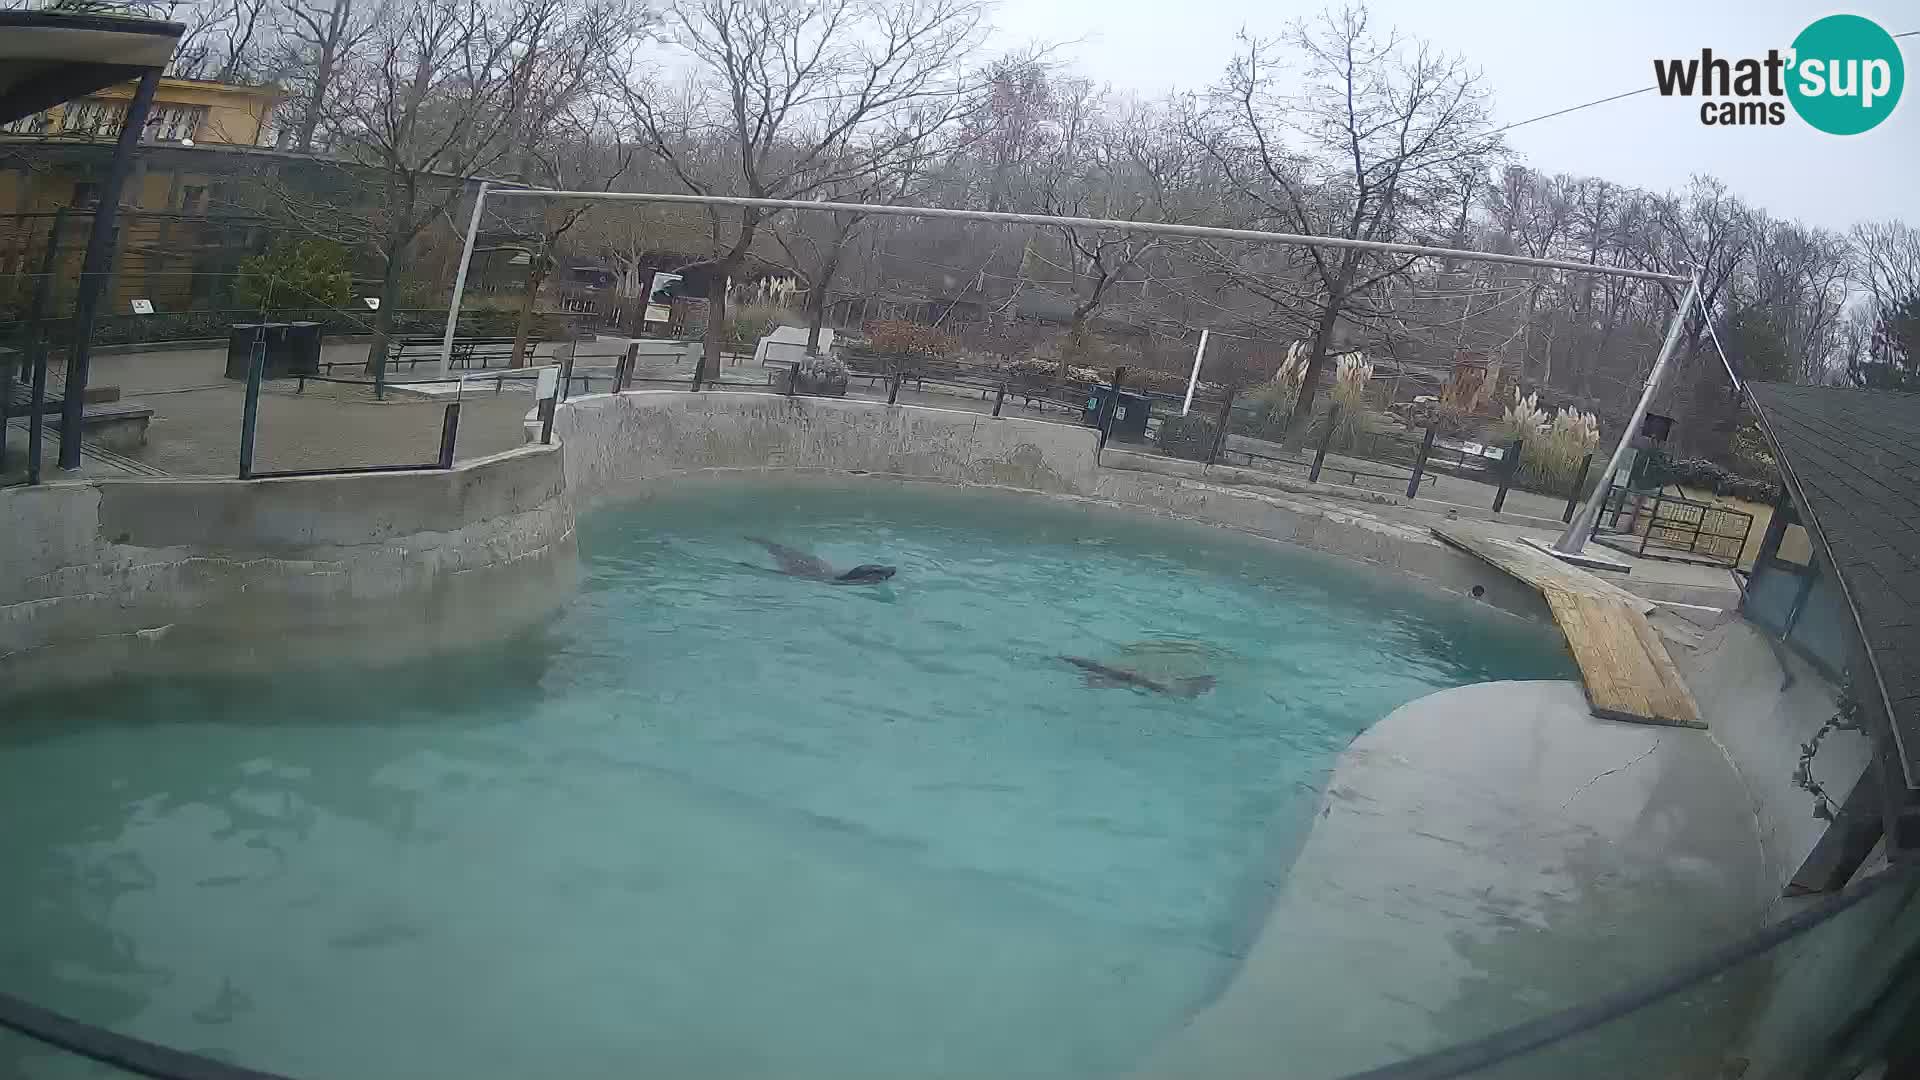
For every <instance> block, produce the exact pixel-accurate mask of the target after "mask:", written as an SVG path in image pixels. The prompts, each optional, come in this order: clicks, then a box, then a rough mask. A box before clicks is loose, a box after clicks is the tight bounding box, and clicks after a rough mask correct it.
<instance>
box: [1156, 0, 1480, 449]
mask: <svg viewBox="0 0 1920 1080" xmlns="http://www.w3.org/2000/svg"><path fill="white" fill-rule="evenodd" d="M1240 40H1241V51H1240V54H1239V55H1238V56H1237V57H1236V58H1235V59H1234V60H1233V62H1232V64H1231V65H1230V66H1229V67H1228V69H1227V73H1226V76H1225V77H1224V78H1223V80H1222V81H1221V83H1220V84H1219V85H1218V86H1217V87H1216V88H1215V89H1214V91H1213V93H1212V95H1211V104H1212V107H1211V108H1210V109H1209V110H1208V111H1207V112H1206V113H1205V114H1203V116H1202V117H1201V122H1200V123H1198V124H1196V125H1195V127H1194V130H1193V134H1194V136H1195V137H1196V139H1197V140H1198V141H1199V142H1200V144H1201V145H1202V146H1203V147H1204V148H1205V149H1206V150H1207V152H1208V154H1209V156H1210V157H1211V158H1212V159H1213V161H1214V162H1215V163H1216V164H1217V165H1218V167H1219V168H1220V169H1221V170H1222V171H1223V172H1224V173H1225V174H1226V175H1227V177H1228V178H1229V179H1230V181H1231V183H1232V186H1233V188H1234V189H1235V191H1236V193H1237V194H1238V195H1239V196H1240V197H1241V199H1243V200H1244V201H1245V202H1246V203H1247V204H1248V205H1249V208H1250V210H1251V212H1252V216H1253V218H1254V219H1255V220H1256V221H1259V222H1261V223H1262V224H1267V225H1270V226H1278V227H1280V228H1282V229H1284V230H1285V231H1288V232H1298V233H1310V234H1317V235H1323V236H1338V237H1346V238H1349V239H1356V240H1373V241H1385V240H1394V239H1399V238H1404V237H1409V236H1412V237H1425V236H1428V235H1431V234H1434V233H1439V234H1441V235H1444V233H1445V230H1446V228H1447V227H1448V225H1449V221H1450V216H1451V215H1450V213H1449V209H1450V207H1451V205H1452V200H1451V198H1450V194H1451V192H1450V190H1449V186H1450V184H1451V182H1452V181H1453V180H1455V179H1456V178H1457V177H1458V176H1459V174H1460V172H1461V171H1462V169H1463V168H1467V167H1471V166H1473V165H1474V164H1475V163H1477V162H1482V161H1486V160H1489V159H1491V157H1492V156H1493V155H1494V153H1495V152H1496V150H1497V149H1498V147H1499V143H1498V141H1497V139H1495V138H1492V137H1490V136H1489V129H1490V121H1489V114H1488V108H1487V101H1486V94H1485V92H1484V90H1483V89H1482V87H1481V85H1480V80H1479V76H1478V74H1477V73H1476V72H1474V71H1472V70H1471V69H1469V68H1468V67H1467V66H1466V65H1465V64H1464V63H1463V62H1462V61H1461V60H1459V59H1458V58H1454V57H1449V56H1445V55H1442V54H1440V53H1438V52H1436V51H1434V50H1433V49H1432V48H1431V47H1430V46H1428V45H1427V44H1425V43H1424V42H1419V41H1412V40H1407V39H1403V38H1402V37H1400V36H1399V35H1398V34H1395V33H1391V32H1390V33H1387V34H1385V35H1376V34H1375V33H1374V32H1373V31H1372V30H1371V29H1370V28H1369V26H1368V20H1367V13H1366V11H1365V9H1363V8H1353V7H1349V8H1345V9H1342V10H1340V11H1338V12H1327V13H1324V14H1322V15H1321V16H1320V17H1319V18H1318V19H1317V20H1315V21H1314V22H1312V23H1308V22H1306V21H1304V20H1302V21H1298V22H1296V23H1294V25H1293V26H1292V28H1291V29H1290V30H1289V31H1288V32H1287V33H1286V34H1285V35H1284V36H1283V38H1281V39H1279V40H1273V39H1265V38H1259V37H1254V36H1252V35H1248V34H1244V33H1243V34H1242V36H1241V39H1240ZM1283 46H1284V47H1288V48H1291V49H1292V50H1293V51H1294V52H1297V53H1298V54H1300V56H1301V57H1302V58H1303V59H1304V60H1305V61H1306V64H1307V68H1306V86H1305V88H1304V90H1302V91H1301V92H1300V93H1298V94H1286V93H1283V92H1282V91H1281V89H1280V82H1279V80H1278V78H1277V75H1278V72H1279V70H1280V67H1281V63H1282V61H1281V52H1282V48H1283ZM1294 261H1295V262H1297V263H1298V264H1299V266H1300V269H1302V270H1304V271H1305V279H1304V282H1303V283H1304V284H1306V285H1307V286H1309V288H1310V289H1311V290H1312V291H1314V292H1316V293H1317V294H1318V295H1317V298H1316V299H1315V301H1314V306H1315V307H1316V309H1317V311H1316V317H1315V319H1314V324H1313V330H1312V334H1313V344H1312V351H1311V353H1310V354H1309V357H1310V358H1309V361H1308V366H1307V372H1306V377H1305V379H1304V381H1303V383H1302V386H1301V391H1300V394H1299V397H1298V399H1297V401H1296V403H1295V405H1294V413H1293V419H1292V422H1291V424H1290V425H1289V432H1288V440H1289V441H1290V442H1293V443H1296V444H1297V443H1298V441H1299V440H1300V439H1301V437H1302V436H1303V435H1304V434H1305V431H1306V428H1307V425H1308V423H1309V422H1310V421H1311V419H1312V416H1313V403H1314V395H1315V391H1316V389H1317V385H1318V382H1319V380H1320V378H1321V374H1322V372H1323V371H1324V370H1325V369H1326V366H1327V362H1328V357H1329V356H1330V355H1331V353H1332V351H1333V347H1334V336H1335V332H1336V329H1337V328H1338V327H1339V325H1340V323H1341V319H1342V317H1343V316H1345V315H1346V314H1347V313H1348V312H1349V311H1350V310H1351V309H1353V308H1354V307H1355V305H1356V304H1357V303H1361V302H1363V301H1364V299H1365V297H1367V296H1368V295H1369V294H1370V293H1371V292H1372V290H1374V289H1375V287H1376V286H1379V285H1381V284H1382V283H1384V282H1386V281H1388V280H1389V279H1391V278H1393V277H1394V276H1395V275H1397V274H1400V273H1402V272H1403V271H1405V270H1406V269H1407V268H1408V266H1410V265H1411V260H1407V259H1399V258H1386V257H1382V256H1379V255H1375V254H1370V253H1367V252H1364V251H1359V250H1354V249H1348V248H1318V247H1312V248H1308V249H1307V251H1306V255H1305V257H1304V259H1303V260H1294ZM1242 269H1243V270H1244V269H1246V268H1245V267H1242ZM1256 269H1257V268H1256ZM1261 277H1269V278H1270V277H1271V275H1269V274H1262V273H1258V272H1252V273H1247V272H1243V273H1242V274H1241V275H1240V278H1241V280H1242V283H1243V284H1248V285H1250V286H1253V287H1256V288H1257V287H1260V285H1259V282H1258V281H1257V280H1256V279H1258V278H1261ZM1286 291H1287V290H1284V289H1283V290H1281V292H1282V293H1284V292H1286ZM1274 299H1275V301H1276V302H1279V301H1280V300H1281V299H1283V297H1282V296H1281V295H1276V296H1275V297H1274Z"/></svg>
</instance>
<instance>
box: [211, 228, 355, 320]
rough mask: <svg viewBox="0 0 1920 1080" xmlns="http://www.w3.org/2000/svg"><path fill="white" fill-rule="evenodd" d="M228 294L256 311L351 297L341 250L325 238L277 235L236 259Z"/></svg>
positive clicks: (333, 304) (332, 302) (349, 273)
mask: <svg viewBox="0 0 1920 1080" xmlns="http://www.w3.org/2000/svg"><path fill="white" fill-rule="evenodd" d="M233 294H234V299H235V300H236V301H237V302H238V303H239V304H240V305H241V306H242V307H248V308H254V309H256V310H261V311H276V310H279V309H281V308H290V307H340V306H341V305H343V304H345V303H346V302H347V301H348V300H350V299H352V298H353V273H352V271H351V270H350V269H349V267H348V262H347V249H346V248H343V247H341V246H340V245H339V244H336V243H334V242H333V241H331V240H321V239H319V238H317V237H307V238H305V239H299V240H296V239H294V238H292V237H289V236H281V237H279V238H278V239H276V240H274V242H273V246H272V247H269V248H268V249H267V251H266V254H264V255H255V256H253V257H252V258H250V259H247V260H245V261H244V262H242V263H241V264H240V273H239V275H238V277H236V278H235V280H234V285H233Z"/></svg>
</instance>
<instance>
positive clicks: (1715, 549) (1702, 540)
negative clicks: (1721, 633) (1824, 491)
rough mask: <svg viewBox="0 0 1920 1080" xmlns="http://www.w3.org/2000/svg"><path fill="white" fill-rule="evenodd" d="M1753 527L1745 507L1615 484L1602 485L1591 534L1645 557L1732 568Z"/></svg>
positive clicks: (1602, 541) (1599, 539) (1735, 564)
mask: <svg viewBox="0 0 1920 1080" xmlns="http://www.w3.org/2000/svg"><path fill="white" fill-rule="evenodd" d="M1752 530H1753V515H1752V514H1749V513H1746V512H1745V511H1742V510H1735V509H1732V508H1730V507H1726V506H1714V505H1712V504H1710V503H1703V502H1696V501H1695V500H1693V499H1683V498H1681V497H1680V496H1678V495H1667V494H1664V493H1662V492H1658V491H1633V490H1630V489H1627V488H1623V487H1621V486H1619V485H1617V484H1615V485H1612V486H1610V487H1609V488H1608V489H1607V501H1606V503H1605V504H1604V508H1603V509H1602V511H1601V514H1600V521H1599V523H1598V525H1597V526H1596V528H1595V530H1594V534H1595V536H1594V538H1595V539H1596V540H1598V541H1599V542H1600V543H1603V544H1606V545H1607V546H1608V547H1611V548H1614V549H1615V550H1618V551H1625V552H1630V553H1632V554H1634V555H1640V556H1643V557H1645V558H1649V559H1674V560H1678V561H1682V562H1699V563H1707V564H1709V565H1713V566H1727V567H1733V566H1738V565H1739V564H1740V554H1741V552H1742V551H1744V550H1746V546H1747V535H1748V534H1749V533H1750V532H1752Z"/></svg>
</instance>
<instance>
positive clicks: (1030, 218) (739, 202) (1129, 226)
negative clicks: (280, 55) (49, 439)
mask: <svg viewBox="0 0 1920 1080" xmlns="http://www.w3.org/2000/svg"><path fill="white" fill-rule="evenodd" d="M493 194H494V197H495V198H502V197H506V196H515V197H521V196H524V197H527V198H536V199H592V200H599V201H605V202H654V203H687V204H693V205H697V206H745V207H754V208H757V209H761V210H826V211H841V212H846V213H854V214H874V215H879V216H890V217H908V218H950V219H958V220H961V221H993V222H999V223H1001V224H1006V225H1040V226H1044V227H1058V226H1062V225H1073V226H1078V227H1080V228H1086V229H1112V230H1114V231H1115V232H1126V233H1147V234H1158V235H1161V236H1193V237H1200V238H1203V239H1209V240H1250V241H1253V242H1255V243H1261V244H1300V245H1304V246H1306V247H1331V248H1354V249H1357V250H1360V251H1385V252H1391V253H1394V254H1398V255H1432V256H1436V257H1439V258H1454V259H1477V260H1479V261H1481V262H1497V263H1508V264H1511V265H1514V266H1539V267H1544V268H1546V269H1549V270H1574V271H1578V272H1580V273H1583V274H1609V275H1612V276H1614V277H1628V278H1640V279H1641V280H1643V281H1666V282H1672V283H1674V284H1679V285H1684V284H1686V283H1687V281H1688V280H1689V279H1688V278H1686V277H1684V276H1681V275H1678V274H1661V273H1657V272H1655V271H1652V270H1629V269H1627V268H1625V267H1620V266H1601V265H1599V264H1597V263H1583V262H1568V261H1565V260H1562V259H1536V258H1533V257H1532V256H1528V255H1502V254H1498V253H1495V252H1490V251H1465V250H1460V249H1456V248H1440V247H1427V246H1426V245H1424V244H1398V243H1386V242H1383V241H1379V240H1349V239H1347V238H1345V237H1341V236H1308V235H1304V234H1300V233H1277V232H1263V231H1261V230H1259V229H1220V228H1215V227H1213V226H1211V225H1177V224H1174V223H1172V222H1167V221H1117V220H1114V219H1111V218H1083V217H1055V216H1052V215H1048V214H1009V213H1002V212H999V211H993V210H956V209H953V208H951V207H945V206H892V205H881V204H877V203H842V202H814V201H812V200H810V199H750V198H747V197H745V196H741V195H668V194H664V193H660V192H652V191H548V190H541V189H538V188H512V189H509V190H501V191H496V192H494V193H493Z"/></svg>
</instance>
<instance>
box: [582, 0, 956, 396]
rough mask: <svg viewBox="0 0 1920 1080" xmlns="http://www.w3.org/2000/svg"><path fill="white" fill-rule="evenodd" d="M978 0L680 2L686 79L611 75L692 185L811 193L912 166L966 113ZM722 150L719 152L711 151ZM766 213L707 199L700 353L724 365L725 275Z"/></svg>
mask: <svg viewBox="0 0 1920 1080" xmlns="http://www.w3.org/2000/svg"><path fill="white" fill-rule="evenodd" d="M982 13H983V9H982V8H981V6H980V5H979V3H978V2H977V0H873V2H867V0H825V2H812V3H810V2H807V0H685V2H683V3H681V4H679V5H677V6H676V7H675V8H674V9H673V11H672V13H671V15H670V16H669V17H668V20H667V34H668V37H669V39H670V40H671V42H672V43H673V44H674V45H675V46H676V47H677V48H678V50H679V51H680V52H681V53H682V54H683V55H684V57H685V58H686V59H688V60H690V61H691V62H692V64H693V69H694V70H693V74H692V76H691V78H690V80H689V81H688V82H687V83H686V84H684V85H683V86H681V87H679V88H678V92H676V91H675V89H673V88H669V87H667V86H663V85H662V83H661V81H660V80H659V79H657V78H652V77H648V78H641V79H637V80H629V79H628V78H627V77H626V73H625V72H622V71H616V72H614V73H613V81H615V82H616V83H617V84H618V85H619V86H620V87H621V88H622V90H623V96H624V99H625V103H626V106H627V112H628V114H629V117H630V119H631V123H632V125H633V128H634V130H635V132H636V135H637V140H638V141H639V142H641V143H642V144H643V145H644V146H645V147H646V148H647V149H648V150H649V151H650V152H651V153H653V154H654V155H655V156H657V157H658V158H659V159H660V160H662V161H663V162H665V163H666V164H667V165H668V167H669V169H670V170H671V172H672V173H673V175H674V177H675V179H676V180H677V181H678V182H679V184H680V186H682V187H683V188H684V189H685V190H687V191H690V192H695V193H699V194H738V195H747V196H751V197H755V198H784V199H791V198H805V197H807V196H809V195H812V194H814V193H816V192H818V191H821V190H825V189H829V188H831V187H833V186H835V185H839V184H846V183H849V182H855V181H857V180H858V179H859V178H861V177H865V176H872V175H877V174H883V173H886V172H888V171H891V170H896V169H900V168H902V167H905V166H906V165H908V164H909V163H911V162H912V161H914V160H916V159H918V158H919V157H920V156H921V155H922V154H923V153H924V145H925V143H926V141H927V139H928V138H929V137H930V136H931V135H932V134H933V133H934V132H936V131H938V130H940V129H942V128H944V127H946V126H947V125H948V124H950V123H952V122H953V121H954V120H955V118H956V117H957V116H958V115H959V112H960V105H961V103H962V101H963V100H964V98H963V94H962V92H961V91H962V85H961V78H962V74H963V73H962V71H961V64H962V62H963V61H964V60H965V59H966V58H967V56H968V55H969V54H970V53H971V52H972V50H973V49H974V48H975V46H976V45H977V43H978V40H979V37H980V34H981V31H982V23H981V17H982ZM716 150H724V151H725V152H724V153H720V152H714V151H716ZM765 218H766V215H765V214H764V213H763V212H761V211H759V210H757V209H743V210H740V211H737V212H731V213H730V212H725V211H722V210H721V209H720V208H718V207H713V208H709V213H708V225H709V244H710V247H709V255H708V258H707V265H708V266H709V267H710V268H711V270H712V272H713V273H712V278H713V282H714V284H713V287H712V288H710V289H709V291H708V301H707V302H708V313H707V335H706V348H705V351H704V353H703V355H702V359H701V363H700V367H699V370H698V371H697V372H696V378H704V377H706V376H707V375H708V374H709V373H711V372H714V371H717V369H718V367H719V363H720V345H721V341H722V340H723V338H724V336H725V334H726V325H725V324H726V290H727V283H728V281H729V279H730V278H731V277H732V276H733V275H734V274H735V273H736V272H737V271H738V270H739V269H740V267H741V265H742V264H743V262H744V261H745V260H746V258H747V256H748V254H749V253H750V252H751V251H752V250H753V247H754V242H755V239H756V237H758V236H759V234H760V230H761V226H762V225H763V223H764V222H765Z"/></svg>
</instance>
